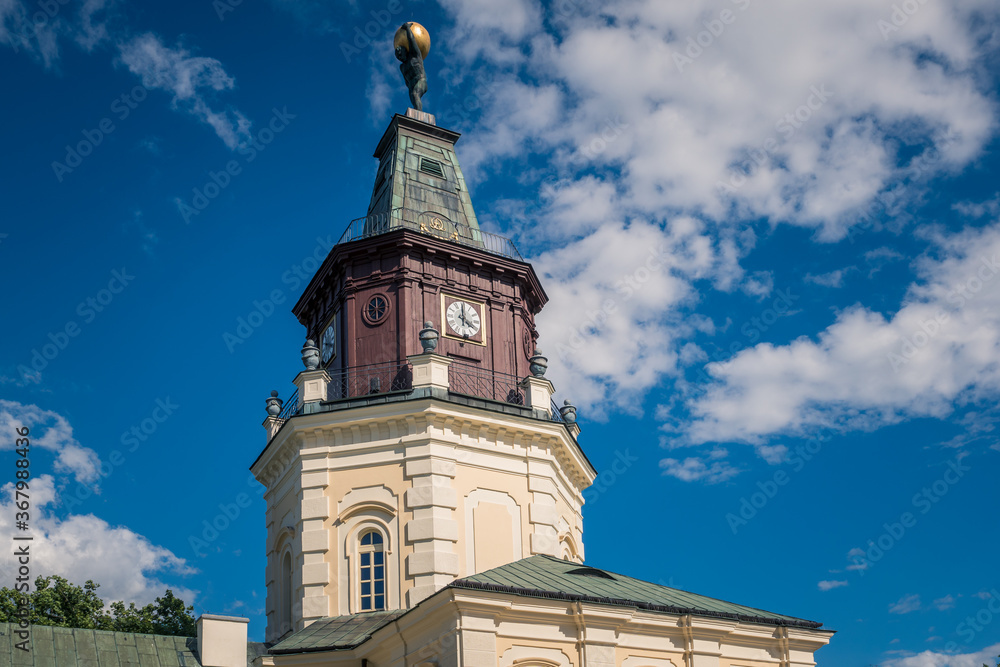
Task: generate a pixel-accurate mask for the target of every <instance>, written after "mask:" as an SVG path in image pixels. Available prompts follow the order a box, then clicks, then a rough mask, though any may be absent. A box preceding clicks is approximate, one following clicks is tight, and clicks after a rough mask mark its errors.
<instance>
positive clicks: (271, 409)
mask: <svg viewBox="0 0 1000 667" xmlns="http://www.w3.org/2000/svg"><path fill="white" fill-rule="evenodd" d="M281 404H282V400H281V399H280V398H278V390H277V389H275V390H274V391H272V392H271V395H270V396H269V397H268V399H267V416H268V417H277V416H278V415H280V414H281Z"/></svg>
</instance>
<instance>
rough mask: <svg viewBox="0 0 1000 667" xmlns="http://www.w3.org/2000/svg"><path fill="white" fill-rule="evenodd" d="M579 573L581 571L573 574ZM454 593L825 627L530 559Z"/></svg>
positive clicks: (469, 580) (461, 584)
mask: <svg viewBox="0 0 1000 667" xmlns="http://www.w3.org/2000/svg"><path fill="white" fill-rule="evenodd" d="M574 571H576V572H575V573H574ZM451 586H452V587H453V588H465V589H472V590H488V591H496V592H502V593H513V594H515V595H523V596H530V597H541V598H552V599H565V600H581V601H587V602H597V603H603V604H611V605H617V606H630V607H638V608H640V609H648V610H650V611H661V612H666V613H675V614H694V615H696V616H708V617H713V618H728V619H733V620H740V621H747V622H752V623H764V624H768V625H790V626H797V627H805V628H819V627H821V626H822V625H823V624H822V623H818V622H816V621H807V620H804V619H801V618H795V617H794V616H785V615H783V614H775V613H772V612H769V611H764V610H762V609H755V608H754V607H747V606H744V605H740V604H734V603H732V602H725V601H723V600H716V599H714V598H710V597H705V596H704V595H697V594H695V593H688V592H686V591H681V590H678V589H676V588H668V587H667V586H660V585H659V584H653V583H650V582H648V581H641V580H639V579H634V578H632V577H627V576H625V575H623V574H615V573H613V572H607V571H605V570H599V569H597V568H592V567H590V566H583V565H580V564H579V563H572V562H569V561H564V560H560V559H558V558H553V557H552V556H531V557H530V558H524V559H522V560H519V561H515V562H513V563H508V564H507V565H501V566H500V567H497V568H494V569H492V570H487V571H486V572H481V573H479V574H475V575H472V576H470V577H465V578H464V579H459V580H456V581H455V582H453V583H452V584H451Z"/></svg>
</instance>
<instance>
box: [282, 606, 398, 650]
mask: <svg viewBox="0 0 1000 667" xmlns="http://www.w3.org/2000/svg"><path fill="white" fill-rule="evenodd" d="M407 611H409V610H408V609H393V610H391V611H366V612H362V613H360V614H351V615H350V616H332V617H330V618H322V619H320V620H318V621H315V622H313V623H311V624H310V625H308V626H307V627H305V628H304V629H302V630H299V631H298V632H296V633H295V634H293V635H292V636H290V637H287V638H286V639H284V640H282V641H280V642H278V643H277V644H275V645H274V646H272V647H271V650H270V651H269V653H279V654H280V653H305V652H308V651H334V650H338V649H350V648H354V647H355V646H360V645H361V644H364V643H365V642H366V641H368V640H369V639H371V636H372V634H374V633H375V631H376V630H378V629H379V628H381V627H383V626H385V625H388V624H389V623H392V622H393V621H394V620H396V619H397V618H399V617H400V616H402V615H403V614H405V613H406V612H407Z"/></svg>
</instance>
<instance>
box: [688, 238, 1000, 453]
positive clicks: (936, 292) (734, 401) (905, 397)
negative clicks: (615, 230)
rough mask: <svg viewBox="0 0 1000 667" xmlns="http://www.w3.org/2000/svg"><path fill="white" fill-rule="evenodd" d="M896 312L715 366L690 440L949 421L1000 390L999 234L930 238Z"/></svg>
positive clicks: (842, 317)
mask: <svg viewBox="0 0 1000 667" xmlns="http://www.w3.org/2000/svg"><path fill="white" fill-rule="evenodd" d="M933 243H934V246H935V247H934V253H933V254H932V255H927V256H925V257H923V258H922V259H920V260H919V261H918V262H917V263H916V265H915V268H916V271H917V274H918V281H917V282H914V283H913V284H912V285H910V287H909V290H908V292H907V294H906V296H905V298H904V300H903V303H902V305H901V307H900V309H899V310H898V311H897V312H896V313H895V314H894V315H892V316H891V317H888V318H887V317H885V316H883V315H882V314H880V313H877V312H873V311H871V310H869V309H867V308H865V307H863V306H860V305H859V306H855V307H852V308H849V309H847V310H845V311H843V312H841V313H840V314H839V315H838V316H837V319H836V321H835V322H834V323H833V324H831V325H830V326H829V327H827V328H826V329H825V330H824V331H822V332H820V334H819V335H818V337H816V338H815V339H813V338H806V337H802V338H799V339H798V340H795V341H793V342H792V343H790V344H788V345H781V346H775V345H771V344H759V345H757V346H755V347H753V348H750V349H748V350H745V351H743V352H741V353H739V354H738V355H737V356H735V357H734V358H732V359H730V360H728V361H726V362H722V363H714V364H710V365H709V366H708V370H709V372H710V373H711V374H712V376H713V377H714V378H715V379H716V380H717V382H716V383H715V384H712V385H709V388H708V390H707V391H706V392H705V393H704V394H703V395H701V396H699V397H696V398H694V399H692V400H691V402H690V403H689V406H688V407H689V408H690V410H691V413H692V414H693V415H694V418H695V420H694V422H693V423H692V424H691V425H690V426H689V429H688V435H689V436H690V438H691V440H692V441H693V442H706V441H712V442H715V441H726V442H728V441H744V442H760V441H762V440H763V439H764V438H766V437H767V436H770V435H773V434H777V433H802V432H804V431H807V430H809V429H812V428H815V427H835V428H843V429H847V428H871V427H875V426H878V425H881V424H885V423H891V422H894V421H898V420H900V419H903V418H906V417H912V416H930V417H945V416H947V415H949V414H950V413H951V411H952V410H953V409H954V405H955V402H956V401H958V400H959V399H961V400H963V401H966V402H968V401H975V400H977V399H979V398H984V397H986V396H990V395H995V393H996V392H997V391H998V390H1000V367H998V366H997V364H996V356H995V350H996V349H997V347H998V346H1000V278H997V272H998V271H1000V264H998V263H997V262H998V260H1000V226H994V227H989V228H985V229H981V230H977V229H969V230H966V231H963V232H960V233H957V234H954V235H951V236H944V235H937V236H936V237H934V239H933Z"/></svg>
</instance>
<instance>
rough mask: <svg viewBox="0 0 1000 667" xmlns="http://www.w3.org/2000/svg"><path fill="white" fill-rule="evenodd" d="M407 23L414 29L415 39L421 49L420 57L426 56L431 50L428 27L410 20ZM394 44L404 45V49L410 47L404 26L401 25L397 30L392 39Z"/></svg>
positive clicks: (395, 46) (394, 46) (396, 46)
mask: <svg viewBox="0 0 1000 667" xmlns="http://www.w3.org/2000/svg"><path fill="white" fill-rule="evenodd" d="M407 25H409V26H410V30H412V31H413V39H415V40H416V41H417V47H418V48H419V49H420V57H421V58H426V57H427V54H428V53H430V51H431V35H430V33H429V32H427V28H425V27H424V26H422V25H420V24H419V23H417V22H415V21H409V22H408V23H407ZM392 46H393V48H399V47H400V46H402V47H403V48H404V49H409V46H410V45H409V43H408V40H407V39H406V30H404V29H403V26H400V27H399V30H397V31H396V36H395V37H394V38H393V40H392Z"/></svg>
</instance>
